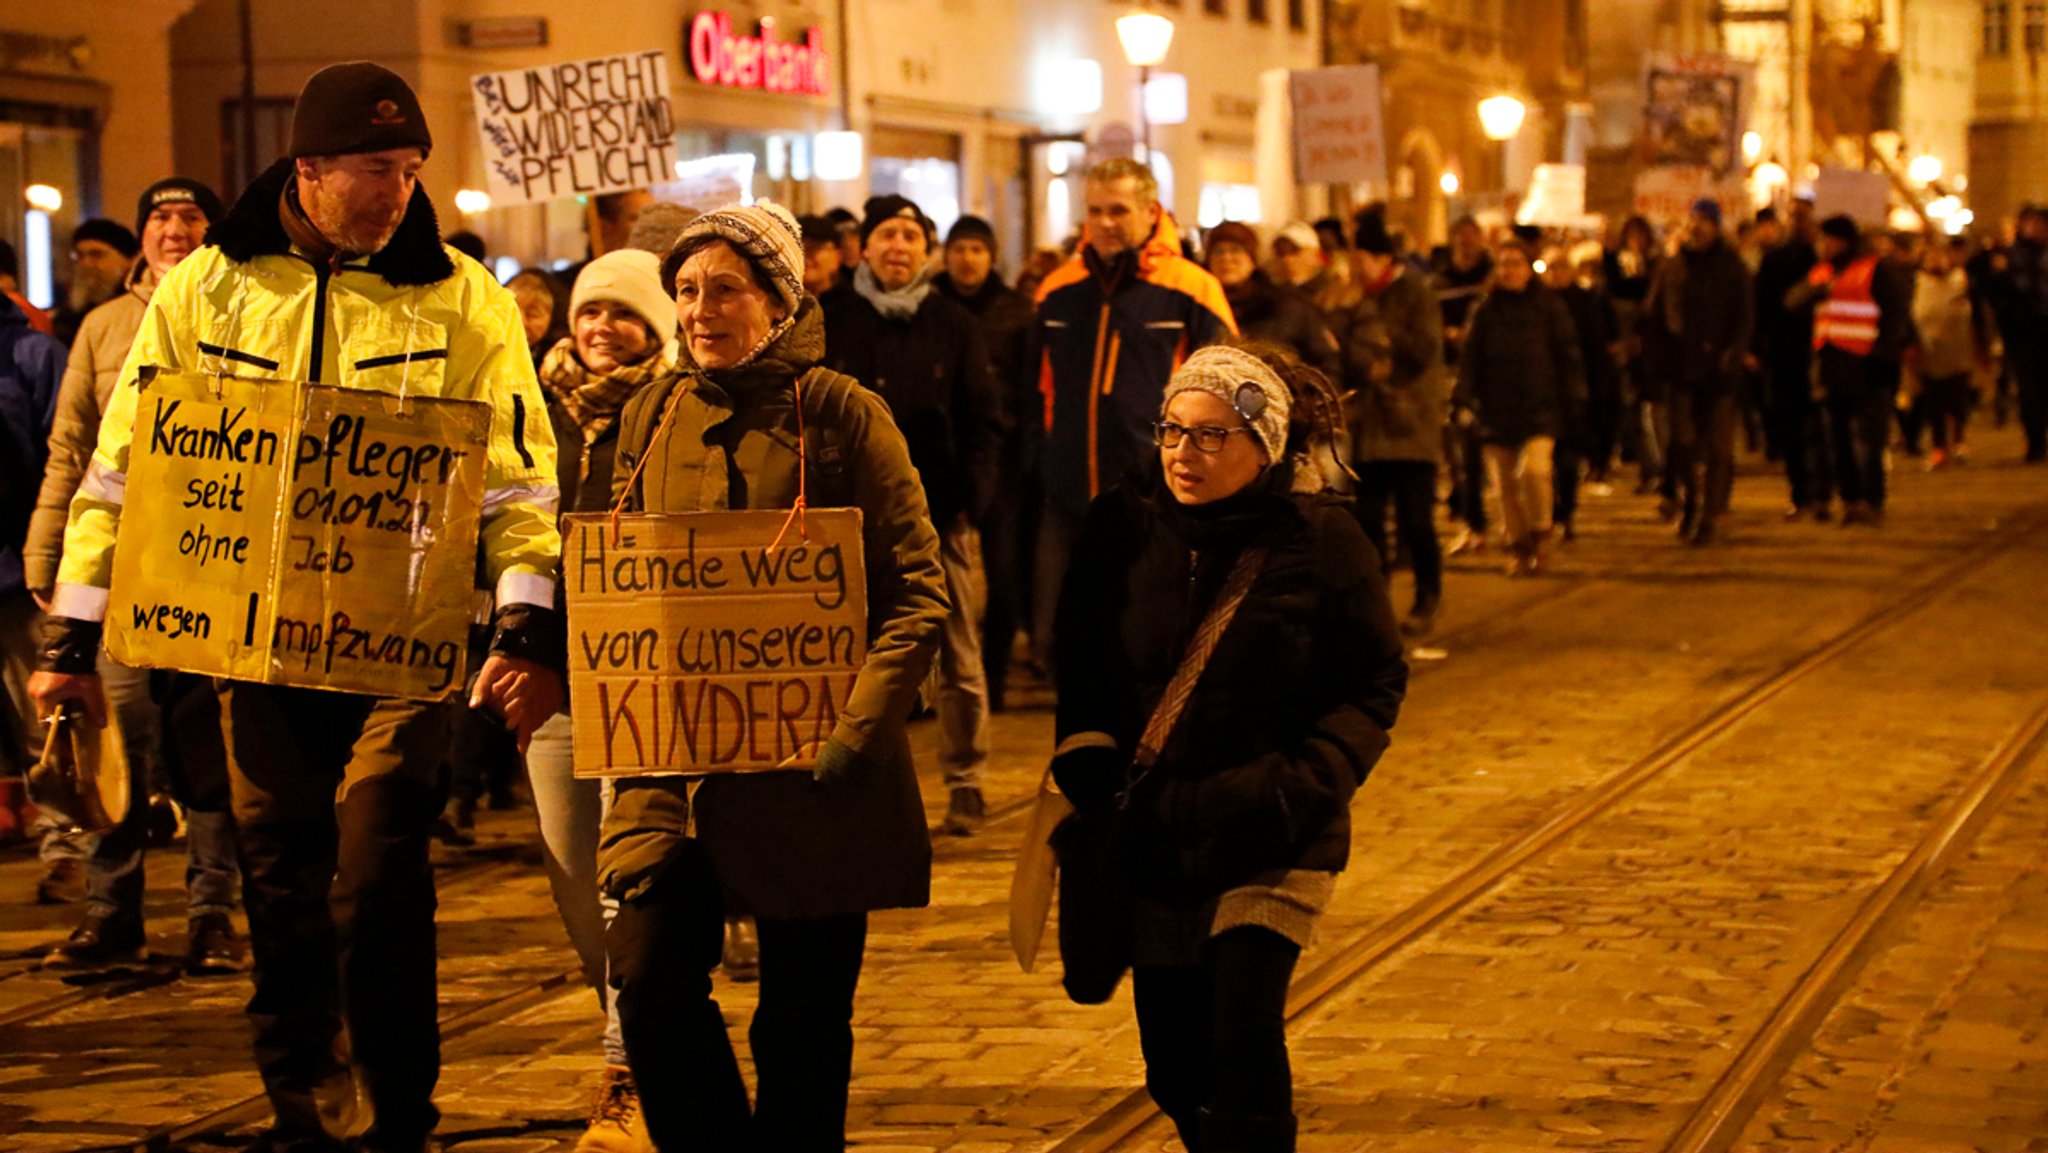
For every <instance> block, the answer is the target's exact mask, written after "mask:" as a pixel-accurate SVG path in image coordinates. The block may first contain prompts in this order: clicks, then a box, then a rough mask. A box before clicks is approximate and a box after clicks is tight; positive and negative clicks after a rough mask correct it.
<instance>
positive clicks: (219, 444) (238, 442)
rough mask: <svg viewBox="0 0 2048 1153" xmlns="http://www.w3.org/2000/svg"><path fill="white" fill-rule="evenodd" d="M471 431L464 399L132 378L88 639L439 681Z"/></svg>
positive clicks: (364, 681) (460, 542)
mask: <svg viewBox="0 0 2048 1153" xmlns="http://www.w3.org/2000/svg"><path fill="white" fill-rule="evenodd" d="M489 431H490V406H488V405H485V404H482V403H478V402H475V401H456V400H441V399H433V398H423V397H411V398H406V399H400V398H399V397H395V396H390V395H387V394H384V393H379V392H369V391H365V390H362V389H345V388H334V387H330V386H323V385H314V384H307V383H304V382H293V381H275V380H246V379H238V378H234V377H212V376H205V375H201V374H196V373H175V372H158V373H155V374H153V375H147V376H145V377H144V379H143V381H142V384H141V396H140V397H139V398H138V400H137V403H136V416H135V434H134V441H133V445H132V447H131V449H130V454H129V465H128V482H127V491H126V497H125V500H124V503H123V507H122V514H121V528H120V533H119V536H118V537H117V539H116V542H115V550H114V577H113V586H112V589H111V591H110V593H109V596H108V603H107V632H106V636H107V640H106V643H107V651H108V652H109V653H111V654H112V655H113V657H114V658H115V659H116V660H119V661H121V662H122V663H123V664H128V665H135V666H140V667H147V668H167V669H179V670H182V671H186V672H194V673H201V674H205V675H208V676H218V677H229V678H232V679H235V680H248V681H261V682H265V683H269V684H282V685H295V686H300V687H304V688H320V689H335V690H340V691H346V692H359V693H370V694H374V695H376V696H386V697H409V698H414V699H421V700H439V699H443V698H445V697H448V696H450V695H452V694H454V693H455V692H457V691H459V690H460V689H461V688H462V685H463V680H464V677H465V674H466V665H467V657H468V647H469V646H468V640H469V623H470V620H471V618H472V616H473V615H474V606H475V601H476V592H475V585H476V542H477V528H478V524H479V522H480V520H481V518H482V508H483V491H484V464H485V453H486V450H487V448H488V436H489Z"/></svg>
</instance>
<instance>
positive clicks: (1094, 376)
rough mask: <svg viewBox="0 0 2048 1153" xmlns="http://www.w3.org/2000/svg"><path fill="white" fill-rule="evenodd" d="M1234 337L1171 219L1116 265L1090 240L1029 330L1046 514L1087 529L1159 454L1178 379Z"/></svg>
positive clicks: (1055, 276)
mask: <svg viewBox="0 0 2048 1153" xmlns="http://www.w3.org/2000/svg"><path fill="white" fill-rule="evenodd" d="M1236 331H1237V322H1236V321H1235V320H1233V319H1232V318H1231V313H1230V303H1229V302H1228V301H1227V300H1225V299H1224V298H1223V286H1222V285H1220V284H1218V283H1217V282H1216V278H1215V277H1213V276H1211V275H1209V273H1208V271H1207V270H1206V269H1204V268H1203V267H1202V266H1201V265H1199V264H1196V263H1195V262H1194V261H1192V260H1189V259H1188V258H1187V257H1185V256H1183V255H1182V254H1181V240H1180V229H1179V226H1178V225H1176V224H1175V223H1174V222H1173V217H1172V216H1171V215H1170V214H1169V215H1162V216H1161V217H1160V219H1159V227H1158V228H1156V229H1154V230H1153V232H1152V235H1151V236H1150V237H1149V238H1148V239H1147V240H1146V241H1145V243H1144V244H1143V245H1141V246H1139V247H1138V248H1137V249H1135V250H1126V251H1125V252H1123V253H1122V254H1121V255H1119V256H1118V257H1116V258H1115V259H1113V260H1107V261H1105V260H1103V259H1102V258H1101V257H1100V256H1098V255H1097V254H1096V252H1095V249H1094V248H1093V247H1092V246H1090V245H1089V244H1088V243H1087V236H1086V234H1085V232H1084V234H1083V236H1082V243H1081V249H1080V252H1079V253H1078V254H1077V255H1075V256H1074V257H1072V258H1071V259H1069V260H1068V261H1067V262H1066V263H1065V264H1062V265H1060V266H1059V267H1058V268H1056V269H1054V270H1053V271H1052V272H1051V273H1049V274H1047V276H1046V278H1045V280H1044V282H1043V283H1041V284H1040V285H1039V286H1038V321H1037V323H1036V324H1034V325H1033V326H1032V353H1031V360H1032V363H1033V364H1035V365H1037V366H1038V388H1039V393H1040V395H1042V396H1043V397H1044V398H1045V401H1044V407H1043V408H1041V409H1040V411H1041V412H1042V413H1043V414H1044V417H1045V426H1044V427H1045V442H1044V451H1043V452H1042V453H1041V454H1040V455H1039V474H1040V476H1041V477H1042V478H1043V479H1044V482H1045V500H1046V504H1047V505H1048V506H1049V507H1051V508H1054V509H1056V510H1057V511H1058V512H1059V513H1060V514H1061V515H1063V516H1071V517H1073V518H1074V519H1075V520H1079V519H1080V518H1081V517H1082V516H1083V515H1085V514H1086V512H1087V509H1088V502H1089V501H1090V500H1093V499H1094V498H1095V496H1096V494H1098V493H1100V492H1102V491H1104V490H1105V489H1107V488H1108V487H1109V486H1110V485H1113V484H1115V483H1116V482H1117V481H1118V480H1119V479H1121V478H1122V477H1123V475H1124V474H1125V473H1126V472H1129V471H1130V470H1131V468H1132V467H1133V466H1134V465H1138V464H1141V463H1142V462H1144V461H1145V460H1146V459H1147V458H1148V457H1151V456H1154V455H1156V454H1157V452H1158V450H1157V449H1156V448H1154V447H1153V445H1152V424H1153V422H1154V421H1157V420H1158V419H1159V408H1160V403H1161V401H1162V400H1163V399H1164V397H1165V395H1166V382H1167V380H1168V379H1169V378H1171V377H1172V376H1173V370H1174V369H1176V368H1179V367H1180V365H1181V362H1182V361H1184V360H1186V359H1187V358H1188V354H1189V353H1191V352H1193V351H1195V350H1196V349H1198V348H1201V347H1202V346H1203V345H1206V344H1214V343H1215V342H1217V341H1218V340H1222V339H1224V338H1226V337H1228V336H1230V335H1231V334H1232V333H1235V332H1236Z"/></svg>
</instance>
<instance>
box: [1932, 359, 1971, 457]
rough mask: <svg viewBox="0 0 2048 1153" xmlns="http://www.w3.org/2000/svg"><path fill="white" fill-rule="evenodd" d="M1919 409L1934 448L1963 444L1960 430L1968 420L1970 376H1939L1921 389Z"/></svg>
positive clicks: (1959, 374) (1966, 374)
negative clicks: (1925, 418) (1932, 439)
mask: <svg viewBox="0 0 2048 1153" xmlns="http://www.w3.org/2000/svg"><path fill="white" fill-rule="evenodd" d="M1920 409H1921V411H1922V412H1923V413H1925V414H1926V416H1927V428H1928V431H1929V432H1931V433H1932V434H1933V436H1934V447H1936V448H1939V449H1950V448H1954V447H1955V446H1957V445H1960V444H1962V443H1963V429H1964V427H1965V426H1966V425H1968V424H1969V421H1970V374H1969V373H1967V372H1965V373H1958V374H1957V375H1955V376H1938V377H1935V378H1934V379H1932V380H1927V381H1923V382H1922V383H1921V386H1920Z"/></svg>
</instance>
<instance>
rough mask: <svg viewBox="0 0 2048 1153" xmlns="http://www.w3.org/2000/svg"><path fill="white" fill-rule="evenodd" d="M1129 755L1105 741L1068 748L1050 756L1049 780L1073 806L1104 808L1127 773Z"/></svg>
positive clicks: (1113, 798) (1113, 796)
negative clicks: (1099, 743) (1050, 770)
mask: <svg viewBox="0 0 2048 1153" xmlns="http://www.w3.org/2000/svg"><path fill="white" fill-rule="evenodd" d="M1130 766H1131V759H1130V758H1129V757H1126V756H1125V755H1124V754H1123V752H1122V751H1121V750H1118V749H1115V748H1112V747H1109V746H1107V745H1087V746H1084V747H1082V748H1078V749H1069V750H1067V751H1066V752H1064V753H1061V754H1060V755H1059V756H1056V757H1054V758H1053V759H1052V780H1053V783H1054V784H1056V785H1058V786H1059V787H1060V792H1061V793H1064V794H1065V795H1066V798H1067V799H1068V800H1070V801H1072V802H1074V807H1075V808H1077V809H1100V808H1106V807H1108V805H1109V804H1110V802H1112V801H1114V800H1115V799H1116V794H1117V792H1118V790H1120V789H1122V788H1123V787H1124V784H1125V782H1126V780H1127V779H1128V777H1129V772H1130Z"/></svg>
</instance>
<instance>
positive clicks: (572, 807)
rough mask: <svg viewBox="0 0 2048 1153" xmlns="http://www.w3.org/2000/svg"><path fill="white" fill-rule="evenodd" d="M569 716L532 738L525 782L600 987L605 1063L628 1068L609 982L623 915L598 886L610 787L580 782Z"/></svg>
mask: <svg viewBox="0 0 2048 1153" xmlns="http://www.w3.org/2000/svg"><path fill="white" fill-rule="evenodd" d="M570 733H571V729H570V723H569V714H568V713H556V714H555V715H554V716H552V717H549V718H548V721H547V723H546V724H544V725H542V726H541V727H540V729H539V731H537V732H535V733H534V734H533V743H532V744H530V745H529V746H527V749H526V779H527V783H528V784H529V785H530V786H531V787H532V789H533V810H534V815H535V817H536V818H538V820H539V822H540V843H541V854H542V857H543V859H544V860H545V861H546V862H547V870H548V888H549V889H550V890H551V891H552V892H553V893H554V897H555V911H556V912H557V913H559V914H560V915H561V917H562V927H563V928H564V929H566V930H568V933H569V944H570V945H572V946H573V947H574V948H575V950H576V956H577V959H578V960H580V961H581V962H582V963H583V978H584V980H586V981H588V982H590V987H591V988H593V989H595V990H597V999H598V1003H599V1004H600V1005H601V1006H603V1008H604V1060H605V1064H607V1065H616V1066H619V1067H621V1068H623V1067H624V1066H625V1064H626V1042H625V1040H624V1038H623V1037H622V1036H621V1035H620V1033H619V1008H618V1004H617V1000H616V998H614V997H613V996H612V991H611V986H610V985H609V984H608V983H607V982H606V980H605V955H604V930H605V926H606V924H608V923H609V922H610V921H611V919H612V918H613V917H614V916H616V915H617V914H618V902H616V901H613V900H611V899H610V898H607V897H604V896H602V895H601V894H599V892H598V888H597V834H598V828H599V826H600V825H601V824H602V822H603V819H604V809H605V805H606V804H607V803H608V801H609V800H610V788H609V785H608V782H605V781H601V780H597V779H595V778H591V779H585V780H578V779H576V776H575V773H574V762H573V759H572V742H571V737H570Z"/></svg>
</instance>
